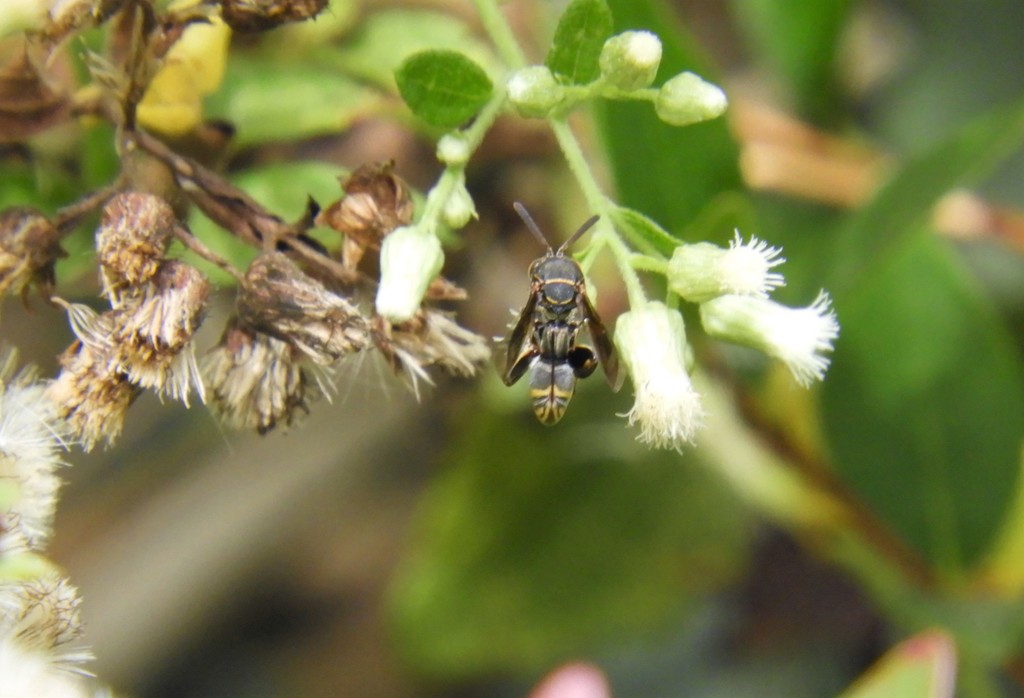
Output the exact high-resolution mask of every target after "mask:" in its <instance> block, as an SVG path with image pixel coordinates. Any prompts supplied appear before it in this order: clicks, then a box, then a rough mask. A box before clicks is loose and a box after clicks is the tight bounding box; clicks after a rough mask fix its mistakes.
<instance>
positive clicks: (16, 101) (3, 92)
mask: <svg viewBox="0 0 1024 698" xmlns="http://www.w3.org/2000/svg"><path fill="white" fill-rule="evenodd" d="M70 117H71V100H70V99H69V95H68V92H67V90H64V89H62V88H60V87H58V86H56V85H55V84H52V83H51V81H50V80H48V79H46V77H45V76H44V75H43V74H42V73H41V72H40V70H39V69H38V68H37V67H36V65H35V63H34V62H33V61H32V59H31V57H30V55H29V52H28V51H27V50H26V51H22V52H20V53H19V54H18V55H17V56H15V57H14V58H13V59H12V60H11V62H10V63H9V64H8V65H5V66H3V67H2V68H0V142H6V143H11V142H16V141H23V140H25V139H27V138H29V137H31V136H34V135H36V134H37V133H42V132H43V131H46V130H47V129H49V128H52V127H53V126H56V125H58V124H60V123H62V122H64V121H67V120H68V119H69V118H70Z"/></svg>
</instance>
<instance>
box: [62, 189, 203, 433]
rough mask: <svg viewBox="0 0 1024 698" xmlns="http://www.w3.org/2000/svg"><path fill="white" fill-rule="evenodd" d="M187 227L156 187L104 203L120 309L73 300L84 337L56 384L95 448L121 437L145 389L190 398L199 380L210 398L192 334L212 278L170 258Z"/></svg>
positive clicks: (106, 247) (105, 270) (105, 257)
mask: <svg viewBox="0 0 1024 698" xmlns="http://www.w3.org/2000/svg"><path fill="white" fill-rule="evenodd" d="M177 228H178V223H177V219H176V218H175V216H174V212H173V211H172V210H171V207H170V206H169V205H168V204H167V203H166V202H165V201H164V200H163V199H161V198H159V197H157V196H153V195H151V194H142V193H137V192H130V193H123V194H118V195H117V196H115V197H114V198H112V199H111V200H110V202H109V203H108V204H107V205H106V207H105V208H104V211H103V218H102V220H101V222H100V227H99V230H98V231H97V235H96V243H97V256H98V259H99V263H100V270H101V271H100V275H101V278H102V281H103V292H104V295H105V296H106V297H107V299H108V300H109V301H110V305H111V308H110V309H109V310H107V311H105V312H103V313H101V314H97V313H95V312H93V311H92V310H91V309H90V308H88V307H87V306H84V305H67V307H68V311H69V312H68V314H69V318H70V321H71V327H72V329H73V330H74V332H75V335H76V337H77V340H76V341H75V342H74V343H73V344H72V345H71V346H70V347H69V348H68V349H67V351H65V353H64V355H63V356H62V357H61V365H62V367H63V370H62V371H61V373H60V375H59V376H58V377H57V379H56V380H55V381H54V382H53V383H52V384H51V386H50V387H49V389H48V391H47V394H48V395H49V397H50V398H51V400H53V403H54V405H55V406H56V409H57V414H58V416H59V417H60V418H62V419H65V420H66V421H67V423H68V425H69V426H70V428H71V434H72V436H73V438H75V439H76V440H78V441H79V442H80V443H81V444H82V446H83V447H84V448H86V449H91V448H93V446H95V444H96V443H97V442H98V441H100V440H101V439H102V440H106V441H107V443H111V442H113V440H114V439H116V438H117V436H118V435H119V434H120V432H121V428H122V425H123V423H124V417H125V413H126V412H127V410H128V407H129V406H130V405H131V403H132V401H133V400H134V399H135V397H136V395H137V394H138V392H139V390H140V389H143V388H149V389H153V390H155V391H156V392H157V393H158V394H159V395H161V396H168V397H170V398H172V399H175V400H181V401H182V402H184V403H185V404H186V405H187V404H188V399H189V394H190V391H191V388H192V387H195V389H196V391H197V392H198V394H199V397H200V399H203V397H204V394H203V384H202V381H201V380H199V371H198V368H197V364H196V359H195V352H194V350H193V347H192V337H193V335H194V334H195V332H196V330H197V329H198V328H199V325H200V323H201V322H202V319H203V315H204V311H205V308H206V298H207V295H208V294H209V282H208V281H207V280H206V278H205V277H204V276H203V275H202V274H200V273H199V272H198V271H197V270H196V269H194V268H193V267H190V266H189V265H187V264H185V263H184V262H181V261H178V260H173V259H167V258H166V254H167V248H168V246H169V245H170V242H171V240H172V238H173V237H174V234H175V230H176V229H177Z"/></svg>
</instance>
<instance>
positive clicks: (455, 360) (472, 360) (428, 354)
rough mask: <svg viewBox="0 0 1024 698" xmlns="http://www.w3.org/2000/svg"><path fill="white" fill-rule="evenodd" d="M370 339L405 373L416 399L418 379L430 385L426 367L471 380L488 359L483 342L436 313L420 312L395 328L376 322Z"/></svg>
mask: <svg viewBox="0 0 1024 698" xmlns="http://www.w3.org/2000/svg"><path fill="white" fill-rule="evenodd" d="M373 336H374V343H375V344H376V345H377V348H378V349H380V351H381V353H383V354H384V356H385V357H387V359H388V360H389V361H390V362H391V364H392V365H393V366H394V367H395V369H396V370H401V371H404V372H405V374H406V376H407V377H408V379H409V383H410V385H411V386H412V389H413V392H414V393H416V395H417V397H418V396H419V380H420V379H422V380H424V381H426V382H427V383H432V381H431V380H430V376H429V374H428V373H427V372H426V369H427V368H429V367H430V366H439V367H441V368H443V369H444V370H445V371H447V372H448V373H452V374H455V375H460V376H472V375H475V374H476V371H477V367H478V366H480V365H483V364H485V363H487V362H488V361H489V360H490V356H491V349H490V347H489V346H488V344H487V340H486V339H484V338H483V337H481V336H480V335H478V334H475V333H473V332H470V331H469V330H467V329H466V328H464V327H461V326H460V325H459V324H458V323H456V322H455V321H454V320H453V319H452V316H451V315H450V314H448V313H442V312H440V311H437V310H429V309H423V310H420V311H419V312H417V313H416V315H414V316H413V318H412V319H411V320H409V321H407V322H403V323H399V324H390V323H388V322H387V321H386V320H384V319H383V318H377V319H376V328H375V331H374V335H373Z"/></svg>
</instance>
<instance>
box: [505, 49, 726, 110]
mask: <svg viewBox="0 0 1024 698" xmlns="http://www.w3.org/2000/svg"><path fill="white" fill-rule="evenodd" d="M598 65H599V67H600V75H599V77H598V78H597V79H596V80H594V81H593V82H591V83H589V84H587V85H582V86H580V85H571V86H570V85H564V84H562V82H561V81H560V80H559V78H558V76H556V75H555V74H554V73H553V72H552V71H551V69H550V68H549V67H547V66H545V65H531V66H526V67H525V68H520V69H519V70H517V71H515V72H514V73H512V75H511V76H510V77H509V80H508V83H507V84H506V89H507V90H508V99H509V102H511V104H512V106H513V107H514V108H515V109H516V111H517V112H518V113H519V114H520V115H521V116H526V117H534V118H547V117H551V116H555V115H556V114H557V113H558V112H560V111H564V110H566V109H568V108H569V107H571V106H573V105H574V104H576V103H577V102H579V101H580V100H582V99H586V98H587V97H591V96H598V97H605V98H608V99H623V98H626V99H642V100H647V101H649V102H653V104H654V111H655V113H656V114H657V116H658V118H659V119H661V120H662V121H664V122H665V123H667V124H671V125H672V126H688V125H690V124H695V123H699V122H701V121H706V120H708V119H714V118H715V117H717V116H720V115H721V114H722V113H724V112H725V109H726V106H727V104H728V102H727V100H726V97H725V93H724V92H723V91H722V90H721V88H719V87H718V86H716V85H713V84H711V83H709V82H707V81H706V80H704V79H703V78H701V77H700V76H698V75H695V74H693V73H690V72H683V73H680V74H678V75H675V76H673V77H671V78H669V79H668V80H667V81H665V83H664V84H663V85H662V86H661V87H660V88H653V87H651V84H652V83H653V82H654V79H655V77H656V76H657V74H658V67H659V66H660V65H661V40H660V39H658V37H657V36H656V35H654V34H652V33H651V32H647V31H626V32H622V33H621V34H616V35H615V36H612V37H611V38H609V39H608V40H607V41H605V43H604V46H603V47H602V49H601V54H600V57H599V59H598Z"/></svg>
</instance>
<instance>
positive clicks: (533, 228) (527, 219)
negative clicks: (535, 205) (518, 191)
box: [512, 201, 551, 252]
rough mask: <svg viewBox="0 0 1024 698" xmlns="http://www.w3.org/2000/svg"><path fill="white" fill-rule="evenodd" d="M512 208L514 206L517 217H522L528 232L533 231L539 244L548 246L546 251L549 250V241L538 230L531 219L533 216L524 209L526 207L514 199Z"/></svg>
mask: <svg viewBox="0 0 1024 698" xmlns="http://www.w3.org/2000/svg"><path fill="white" fill-rule="evenodd" d="M512 208H514V209H515V210H516V213H518V214H519V217H520V218H522V219H523V223H526V227H527V228H529V229H530V232H531V233H533V236H534V237H535V238H537V239H538V240H540V244H542V245H544V247H546V248H548V252H550V251H551V243H550V242H548V239H547V238H546V237H544V233H542V232H541V231H540V228H539V227H538V226H537V224H536V223H535V222H534V221H533V216H531V215H530V212H529V211H527V210H526V207H525V206H523V205H522V204H521V203H519V202H518V201H516V202H514V203H513V204H512Z"/></svg>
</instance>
